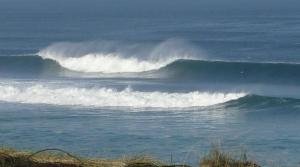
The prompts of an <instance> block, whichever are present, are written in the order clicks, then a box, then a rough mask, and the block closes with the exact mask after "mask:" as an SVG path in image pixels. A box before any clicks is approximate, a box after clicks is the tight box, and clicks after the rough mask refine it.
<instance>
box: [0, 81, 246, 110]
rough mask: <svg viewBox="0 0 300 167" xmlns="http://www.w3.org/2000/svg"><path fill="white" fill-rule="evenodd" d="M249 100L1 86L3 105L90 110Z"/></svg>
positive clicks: (205, 94)
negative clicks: (4, 102) (72, 107)
mask: <svg viewBox="0 0 300 167" xmlns="http://www.w3.org/2000/svg"><path fill="white" fill-rule="evenodd" d="M244 96H246V93H210V92H199V91H193V92H187V93H176V92H175V93H168V92H159V91H154V92H141V91H134V90H131V89H129V88H127V89H124V90H115V89H111V88H105V87H104V88H76V87H60V88H53V87H48V86H45V85H40V84H36V85H33V86H24V85H23V86H18V85H0V101H6V102H17V103H31V104H51V105H77V106H87V107H132V108H188V107H202V106H210V105H215V104H220V103H225V102H228V101H230V100H236V99H238V98H241V97H244Z"/></svg>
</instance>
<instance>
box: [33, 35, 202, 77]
mask: <svg viewBox="0 0 300 167" xmlns="http://www.w3.org/2000/svg"><path fill="white" fill-rule="evenodd" d="M199 52H200V50H198V49H196V48H195V47H193V46H192V45H190V44H188V43H187V42H185V41H183V40H178V39H170V40H167V41H164V42H162V43H159V44H158V45H151V44H122V43H120V42H111V41H100V42H99V41H98V42H86V43H56V44H53V45H50V46H49V47H47V48H45V49H43V50H41V51H40V52H39V53H38V55H40V56H41V57H42V58H45V59H52V60H55V61H57V62H58V63H59V64H60V65H61V66H63V67H65V68H67V69H70V70H73V71H79V72H101V73H122V72H143V71H149V70H156V69H159V68H161V67H163V66H166V65H167V64H169V63H171V62H173V61H175V60H178V59H195V57H196V56H199V55H204V54H203V53H201V54H200V53H199Z"/></svg>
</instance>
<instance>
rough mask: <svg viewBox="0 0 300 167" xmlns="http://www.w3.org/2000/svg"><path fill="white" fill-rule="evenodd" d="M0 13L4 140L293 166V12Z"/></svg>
mask: <svg viewBox="0 0 300 167" xmlns="http://www.w3.org/2000/svg"><path fill="white" fill-rule="evenodd" d="M0 3H1V2H0ZM1 9H2V10H1V11H0V13H1V15H0V141H1V143H0V144H1V145H2V146H5V147H13V148H17V149H24V150H39V149H44V148H61V149H64V150H67V151H69V152H72V153H74V154H76V155H80V156H84V157H103V158H117V157H122V156H132V155H144V154H145V155H153V156H155V157H159V159H162V160H164V161H166V162H169V161H170V159H171V156H172V159H173V162H177V163H184V162H185V163H188V164H190V165H196V164H197V163H198V162H199V157H202V156H204V155H206V154H207V153H208V151H209V150H210V149H211V148H212V145H214V144H218V145H220V146H221V147H222V148H223V149H224V150H226V151H229V152H234V153H239V152H243V151H246V153H247V155H248V157H249V158H250V159H255V160H257V161H258V162H259V163H260V164H262V165H264V166H271V165H274V164H276V165H278V164H279V165H284V166H296V165H297V164H298V163H299V162H300V159H299V156H298V155H299V154H300V133H299V132H300V131H299V127H300V121H299V120H300V86H299V85H300V78H299V72H300V56H299V53H300V41H299V39H300V14H299V13H297V12H290V13H288V12H287V13H278V12H274V11H268V12H265V13H262V14H261V13H257V12H242V11H238V12H237V13H234V12H233V13H231V12H227V13H226V12H215V13H210V12H203V13H201V14H199V13H185V14H177V15H176V13H175V14H174V13H172V12H171V13H167V12H162V13H160V12H161V11H160V12H157V13H146V14H145V13H141V14H140V15H139V14H137V15H134V14H132V13H130V12H128V13H127V14H124V13H121V14H115V15H108V14H103V13H102V12H97V11H90V12H82V11H80V12H74V11H70V10H68V11H61V10H58V9H57V10H55V11H51V10H46V11H45V10H36V8H35V7H32V8H30V9H28V8H27V9H26V8H20V9H19V8H18V10H16V9H15V8H13V9H11V8H5V9H4V8H1ZM43 9H44V8H43ZM104 13H105V12H104Z"/></svg>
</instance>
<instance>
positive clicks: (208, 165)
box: [0, 148, 259, 167]
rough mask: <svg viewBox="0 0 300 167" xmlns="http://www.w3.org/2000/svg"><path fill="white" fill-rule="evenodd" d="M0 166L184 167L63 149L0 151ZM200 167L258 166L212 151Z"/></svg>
mask: <svg viewBox="0 0 300 167" xmlns="http://www.w3.org/2000/svg"><path fill="white" fill-rule="evenodd" d="M0 167H188V166H187V165H168V164H166V163H163V162H161V161H158V160H155V159H154V158H151V157H148V156H135V157H130V158H120V159H114V160H103V159H86V158H79V157H76V156H74V155H72V154H70V153H68V152H66V151H64V150H60V149H45V150H41V151H38V152H35V153H30V152H20V151H16V150H13V149H6V148H2V149H0ZM200 167H259V165H257V163H255V162H254V161H248V160H247V159H246V155H243V156H241V158H239V159H235V158H232V156H230V154H227V153H224V152H222V151H221V150H220V149H213V150H212V151H211V152H210V153H209V155H207V156H206V157H204V158H203V159H202V160H201V163H200Z"/></svg>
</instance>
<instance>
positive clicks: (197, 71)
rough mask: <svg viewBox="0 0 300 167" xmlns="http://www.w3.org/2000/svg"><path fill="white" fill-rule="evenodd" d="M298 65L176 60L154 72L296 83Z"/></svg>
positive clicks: (215, 79) (190, 77) (193, 77)
mask: <svg viewBox="0 0 300 167" xmlns="http://www.w3.org/2000/svg"><path fill="white" fill-rule="evenodd" d="M299 72H300V64H287V63H251V62H224V61H201V60H177V61H175V62H173V63H171V64H168V65H167V66H165V67H163V68H161V69H160V70H159V71H158V73H161V74H165V76H167V77H171V78H176V79H181V80H184V81H187V80H198V81H208V82H219V81H224V82H231V83H273V84H280V83H281V84H296V85H297V84H299V83H300V77H299Z"/></svg>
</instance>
